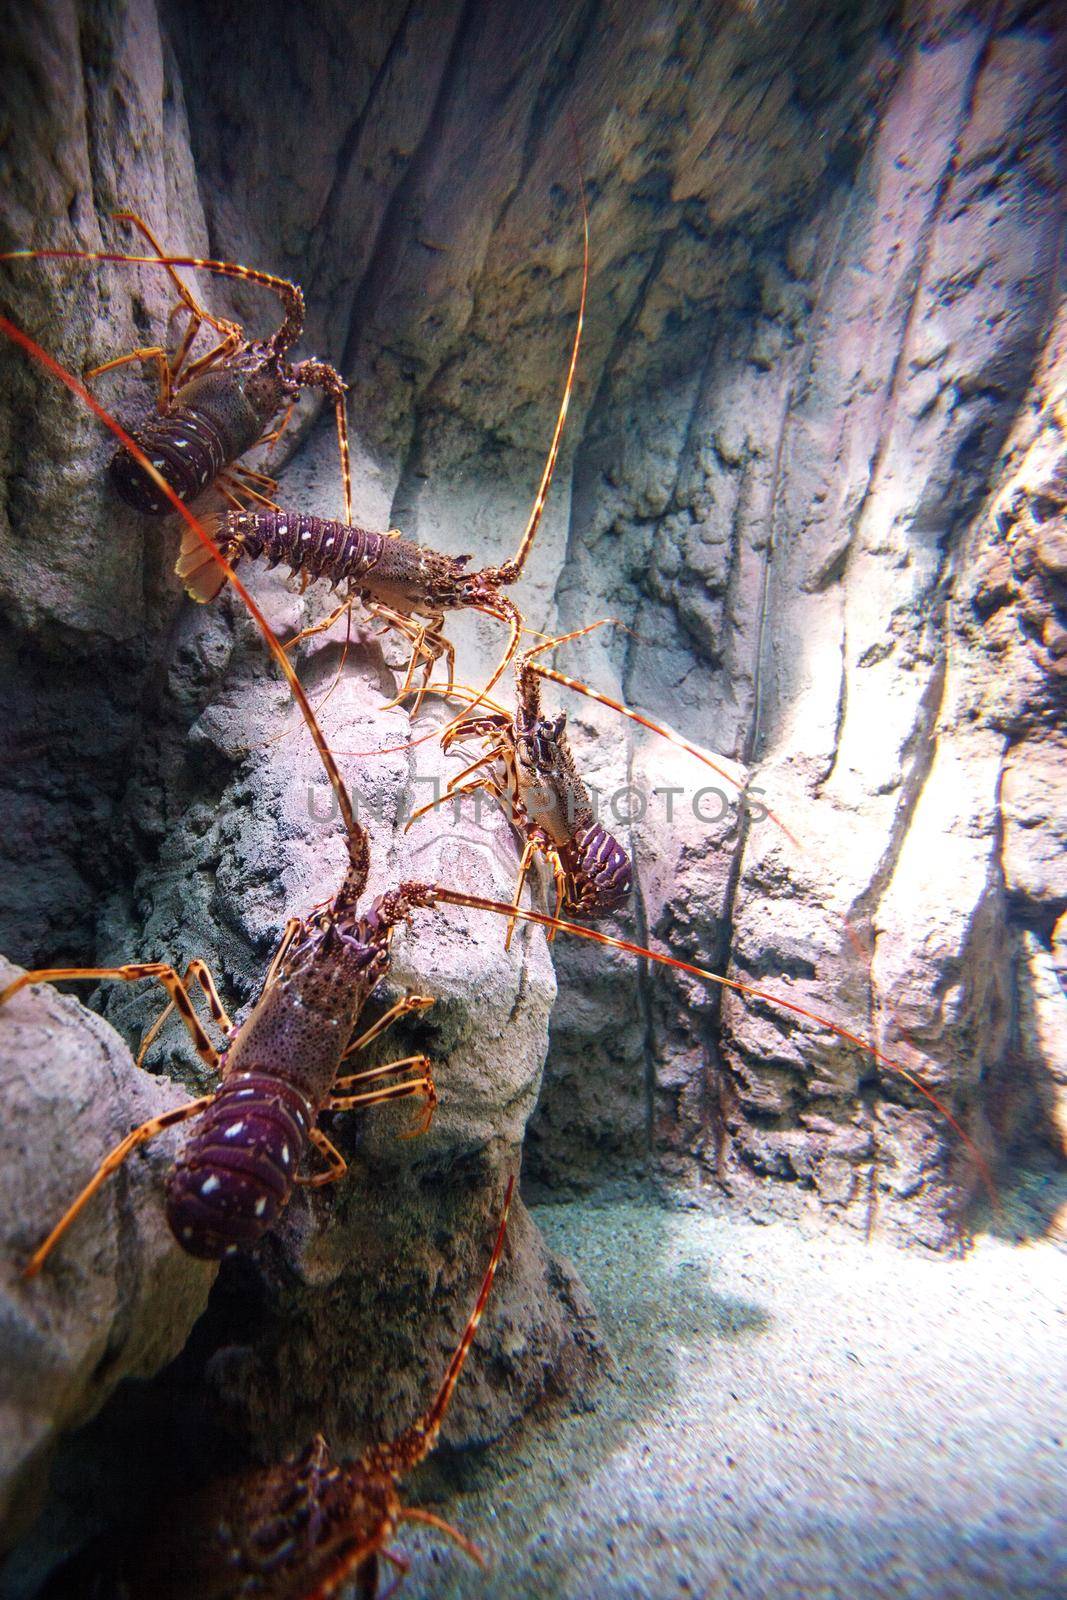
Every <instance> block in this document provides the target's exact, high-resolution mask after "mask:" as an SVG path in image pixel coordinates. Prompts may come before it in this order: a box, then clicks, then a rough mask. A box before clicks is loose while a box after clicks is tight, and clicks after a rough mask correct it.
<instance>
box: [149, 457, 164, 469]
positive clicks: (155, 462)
mask: <svg viewBox="0 0 1067 1600" xmlns="http://www.w3.org/2000/svg"><path fill="white" fill-rule="evenodd" d="M166 464H167V463H166V462H165V461H160V460H158V459H155V458H153V461H152V465H153V466H154V467H155V468H156V471H157V472H162V471H163V468H164V467H165V466H166Z"/></svg>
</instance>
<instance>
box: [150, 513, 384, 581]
mask: <svg viewBox="0 0 1067 1600" xmlns="http://www.w3.org/2000/svg"><path fill="white" fill-rule="evenodd" d="M204 526H205V527H206V528H207V530H208V532H209V533H210V534H211V536H212V538H213V539H214V540H215V541H216V543H217V544H219V545H220V546H221V548H222V551H223V554H224V555H225V556H226V559H227V560H228V561H230V562H235V561H238V560H240V558H241V557H242V556H248V557H249V559H250V560H253V561H256V560H260V559H265V560H266V562H267V565H268V567H277V566H281V565H282V564H283V563H284V564H285V565H287V566H288V567H289V569H290V571H291V572H293V573H297V572H299V573H300V575H301V577H303V578H304V579H306V580H307V581H309V582H310V581H312V580H313V579H315V578H329V579H330V580H331V581H332V583H333V584H335V585H336V584H340V583H350V584H356V583H358V582H359V580H360V579H361V578H362V577H363V576H364V575H365V574H366V573H368V572H370V571H371V570H372V568H374V567H376V566H377V564H378V562H379V560H380V559H381V554H382V548H383V546H384V544H385V535H384V534H381V533H374V532H372V530H371V529H370V528H350V527H349V526H348V524H347V523H344V522H330V521H329V520H328V519H326V518H324V517H312V516H305V515H303V514H298V513H296V512H291V511H227V512H224V513H222V514H221V515H217V516H214V517H208V518H206V519H205V522H204ZM174 570H175V572H176V573H177V574H178V576H179V578H181V580H182V582H183V583H184V584H185V587H186V589H187V590H188V592H189V593H190V594H191V595H192V597H193V599H194V600H201V601H204V600H212V599H214V597H215V595H216V594H217V593H218V591H219V590H220V589H221V587H222V584H223V581H224V574H223V573H222V571H221V569H220V568H219V567H218V566H217V564H216V563H215V562H214V561H212V559H211V556H210V554H209V553H208V552H207V551H206V550H205V549H204V547H203V545H202V544H201V543H200V541H199V539H197V537H196V535H195V534H194V533H193V532H192V531H191V530H187V531H186V533H185V535H184V537H183V539H182V547H181V554H180V555H179V556H178V560H177V563H176V564H175V568H174Z"/></svg>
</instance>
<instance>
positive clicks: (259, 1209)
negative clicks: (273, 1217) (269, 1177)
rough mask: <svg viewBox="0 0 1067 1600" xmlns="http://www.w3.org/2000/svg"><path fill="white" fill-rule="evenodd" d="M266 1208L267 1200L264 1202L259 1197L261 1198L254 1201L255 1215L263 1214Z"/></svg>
mask: <svg viewBox="0 0 1067 1600" xmlns="http://www.w3.org/2000/svg"><path fill="white" fill-rule="evenodd" d="M266 1209H267V1202H266V1200H265V1199H261V1200H257V1201H256V1216H257V1217H261V1216H262V1215H263V1213H264V1211H266Z"/></svg>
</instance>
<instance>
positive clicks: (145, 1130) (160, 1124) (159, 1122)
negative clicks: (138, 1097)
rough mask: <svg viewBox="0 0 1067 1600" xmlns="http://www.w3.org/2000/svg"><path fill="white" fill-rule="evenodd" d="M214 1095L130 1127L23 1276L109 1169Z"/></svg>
mask: <svg viewBox="0 0 1067 1600" xmlns="http://www.w3.org/2000/svg"><path fill="white" fill-rule="evenodd" d="M214 1098H215V1096H214V1095H213V1094H206V1095H202V1096H201V1098H200V1099H199V1100H190V1101H189V1103H188V1105H184V1106H176V1107H175V1109H174V1110H173V1111H165V1112H164V1113H163V1115H162V1116H159V1117H153V1118H152V1120H151V1121H150V1122H142V1124H141V1126H140V1127H139V1128H134V1130H133V1132H132V1133H128V1134H127V1135H126V1137H125V1139H123V1140H122V1142H121V1143H120V1144H117V1145H116V1146H115V1148H114V1150H112V1151H111V1153H110V1154H109V1155H107V1156H105V1157H104V1160H103V1161H102V1162H101V1163H100V1165H99V1166H98V1167H97V1169H96V1171H95V1172H94V1174H93V1176H92V1177H91V1178H90V1180H89V1182H88V1183H87V1184H86V1185H85V1188H84V1189H83V1190H82V1192H81V1194H80V1195H79V1196H78V1198H77V1199H76V1200H75V1202H74V1204H73V1205H72V1206H68V1208H67V1210H66V1211H65V1212H64V1213H63V1215H62V1217H60V1219H59V1221H58V1222H57V1223H56V1225H55V1227H54V1228H53V1229H52V1231H51V1233H50V1234H49V1235H48V1238H47V1239H46V1240H45V1241H44V1243H43V1244H41V1245H39V1246H38V1247H37V1249H36V1250H35V1251H34V1252H33V1255H32V1256H31V1257H30V1259H29V1261H28V1262H27V1263H26V1265H25V1267H24V1268H23V1271H22V1275H23V1277H24V1278H35V1277H36V1276H37V1274H38V1273H39V1272H40V1270H41V1268H42V1266H43V1265H44V1263H45V1261H46V1259H47V1258H48V1256H49V1255H50V1254H51V1252H52V1250H53V1248H54V1247H55V1245H56V1243H57V1242H58V1240H59V1239H60V1238H61V1237H62V1236H63V1234H64V1233H66V1231H67V1229H68V1228H69V1227H70V1225H71V1223H72V1222H73V1221H74V1220H75V1218H76V1217H78V1216H80V1215H81V1213H82V1211H84V1209H85V1207H86V1206H87V1205H88V1203H89V1201H90V1200H91V1199H92V1198H93V1195H94V1194H95V1193H96V1191H97V1190H98V1189H99V1188H100V1186H101V1184H103V1183H104V1182H105V1181H106V1180H107V1179H108V1178H109V1177H110V1176H111V1174H112V1173H113V1172H117V1171H118V1169H119V1167H121V1166H122V1163H123V1162H124V1161H125V1160H126V1157H127V1156H128V1155H130V1154H132V1152H133V1151H134V1150H137V1149H139V1147H140V1146H141V1145H143V1144H147V1143H148V1141H149V1139H154V1138H155V1136H156V1134H157V1133H162V1132H163V1130H164V1129H165V1128H173V1127H176V1126H177V1124H178V1123H180V1122H188V1120H189V1118H190V1117H195V1116H196V1115H197V1114H198V1113H199V1112H201V1111H204V1110H206V1109H207V1107H208V1106H209V1105H210V1104H211V1102H212V1101H213V1100H214Z"/></svg>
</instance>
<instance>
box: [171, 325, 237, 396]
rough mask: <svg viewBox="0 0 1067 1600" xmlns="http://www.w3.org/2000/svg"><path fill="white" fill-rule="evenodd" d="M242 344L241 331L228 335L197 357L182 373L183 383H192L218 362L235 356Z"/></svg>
mask: <svg viewBox="0 0 1067 1600" xmlns="http://www.w3.org/2000/svg"><path fill="white" fill-rule="evenodd" d="M240 342H241V337H240V329H238V330H237V332H236V334H233V335H228V336H227V337H226V338H225V339H222V340H220V342H219V343H218V344H217V345H215V346H214V347H213V348H212V349H210V350H208V351H207V353H206V354H205V355H202V356H197V358H196V360H195V361H191V362H190V363H189V365H188V366H187V367H186V369H185V371H184V372H183V373H182V382H183V383H192V381H193V379H194V378H199V377H200V375H201V373H204V372H206V371H207V370H208V368H209V367H213V366H214V365H215V364H216V362H219V361H224V360H225V359H226V357H227V356H229V355H232V354H233V352H234V351H235V350H236V349H237V346H238V345H239V344H240Z"/></svg>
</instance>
